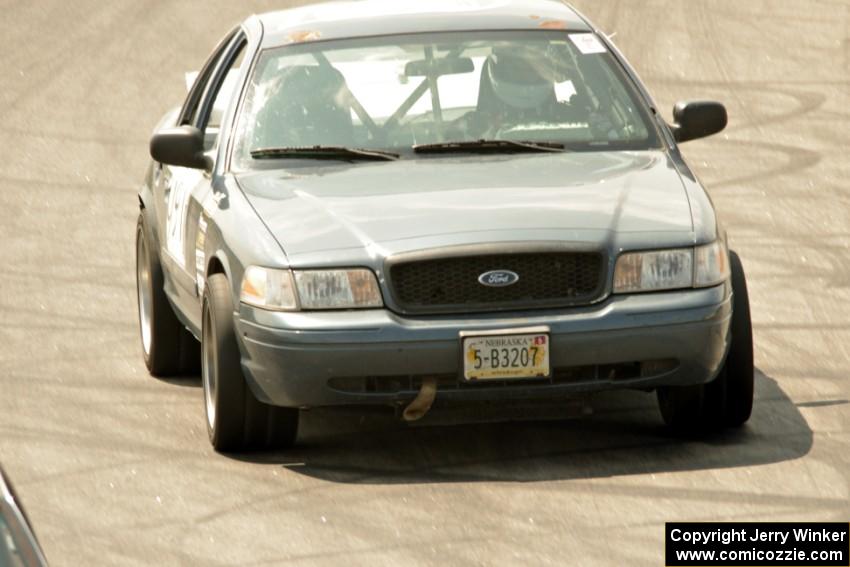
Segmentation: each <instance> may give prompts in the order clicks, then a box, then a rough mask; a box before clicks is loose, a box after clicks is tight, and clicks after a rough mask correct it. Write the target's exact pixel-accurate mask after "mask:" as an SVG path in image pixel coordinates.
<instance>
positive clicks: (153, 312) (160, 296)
mask: <svg viewBox="0 0 850 567" xmlns="http://www.w3.org/2000/svg"><path fill="white" fill-rule="evenodd" d="M148 234H149V233H148V230H147V226H146V224H145V219H144V213H142V214H140V215H139V221H138V223H137V224H136V292H137V297H138V307H139V334H140V336H141V340H142V353H143V355H144V358H145V365H146V366H147V367H148V370H149V371H150V373H151V374H153V375H154V376H171V375H174V374H178V373H179V372H180V371H181V368H182V365H181V348H180V344H181V341H183V340H185V339H184V338H183V337H182V335H183V334H184V333H186V331H185V329H184V328H183V325H181V324H180V321H178V320H177V317H175V315H174V311H172V309H171V304H170V303H168V298H167V297H166V296H165V291H163V278H162V267H161V266H160V263H159V257H158V255H157V253H156V250H154V248H153V246H151V244H150V242H151V240H150V238H149V237H148Z"/></svg>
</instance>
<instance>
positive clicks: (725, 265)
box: [694, 240, 729, 287]
mask: <svg viewBox="0 0 850 567" xmlns="http://www.w3.org/2000/svg"><path fill="white" fill-rule="evenodd" d="M694 264H695V269H694V286H696V287H710V286H713V285H717V284H719V283H721V282H724V281H726V278H728V277H729V254H728V253H727V252H726V245H725V244H724V243H723V242H721V241H719V240H717V241H715V242H712V243H711V244H706V245H705V246H698V247H697V248H696V249H695V250H694Z"/></svg>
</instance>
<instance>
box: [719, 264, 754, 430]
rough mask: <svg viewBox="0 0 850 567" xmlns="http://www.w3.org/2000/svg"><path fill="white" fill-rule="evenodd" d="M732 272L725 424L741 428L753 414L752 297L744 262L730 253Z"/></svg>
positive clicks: (725, 384)
mask: <svg viewBox="0 0 850 567" xmlns="http://www.w3.org/2000/svg"><path fill="white" fill-rule="evenodd" d="M729 264H730V267H731V269H732V293H733V294H734V295H733V298H732V302H733V307H732V309H733V311H732V345H731V346H730V348H729V354H728V355H727V356H726V363H725V364H724V366H723V374H724V390H725V392H724V393H725V395H724V399H725V402H726V403H725V405H724V408H723V425H726V426H727V427H739V426H741V425H743V424H744V423H746V422H747V420H748V419H750V415H751V414H752V411H753V387H754V382H755V367H754V364H753V325H752V322H751V320H750V297H749V294H748V292H747V278H746V276H745V275H744V267H743V265H741V259H740V258H739V257H738V255H737V254H736V253H734V252H729Z"/></svg>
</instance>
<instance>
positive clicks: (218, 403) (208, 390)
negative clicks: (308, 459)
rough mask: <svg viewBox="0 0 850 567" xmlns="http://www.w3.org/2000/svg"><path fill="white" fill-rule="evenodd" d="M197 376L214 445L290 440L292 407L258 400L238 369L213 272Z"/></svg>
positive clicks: (227, 297) (227, 300) (224, 288)
mask: <svg viewBox="0 0 850 567" xmlns="http://www.w3.org/2000/svg"><path fill="white" fill-rule="evenodd" d="M202 328H203V332H202V337H201V378H202V382H203V387H204V410H205V414H206V417H207V432H208V433H209V438H210V443H212V446H213V447H214V448H215V449H216V450H217V451H240V450H246V449H272V448H275V449H281V448H286V447H290V446H291V445H293V444H294V442H295V438H296V435H297V433H298V409H297V408H281V407H277V406H271V405H268V404H264V403H262V402H260V401H259V400H257V399H256V398H255V397H254V394H253V393H252V392H251V390H250V388H248V384H247V383H246V382H245V377H244V375H243V373H242V362H241V355H240V353H239V345H238V344H237V343H236V334H235V331H234V324H233V302H232V300H231V294H230V286H229V284H228V282H227V278H226V277H225V276H224V275H223V274H213V275H212V276H210V277H209V278H208V279H207V283H206V286H205V287H204V302H203V319H202Z"/></svg>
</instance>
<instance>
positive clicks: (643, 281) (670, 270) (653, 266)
mask: <svg viewBox="0 0 850 567" xmlns="http://www.w3.org/2000/svg"><path fill="white" fill-rule="evenodd" d="M728 277H729V259H728V257H727V253H726V246H725V245H724V244H723V242H721V241H716V242H713V243H711V244H707V245H705V246H697V247H696V248H679V249H674V250H658V251H653V252H629V253H626V254H623V255H621V256H620V257H619V258H617V265H616V267H615V268H614V293H635V292H641V291H661V290H667V289H682V288H688V287H709V286H713V285H717V284H719V283H721V282H723V281H725V280H726V278H728Z"/></svg>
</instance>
